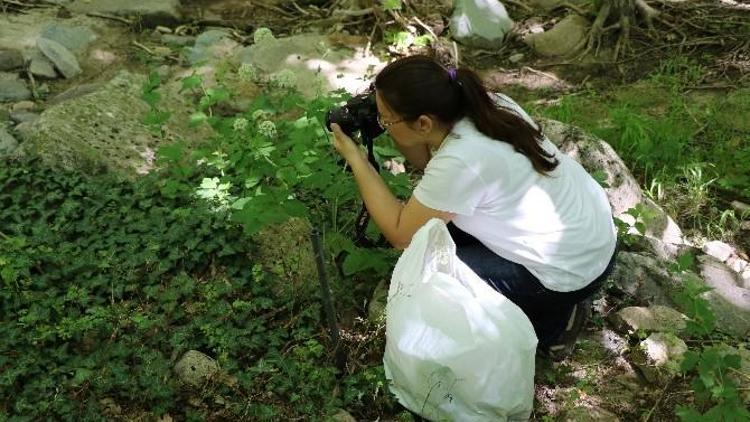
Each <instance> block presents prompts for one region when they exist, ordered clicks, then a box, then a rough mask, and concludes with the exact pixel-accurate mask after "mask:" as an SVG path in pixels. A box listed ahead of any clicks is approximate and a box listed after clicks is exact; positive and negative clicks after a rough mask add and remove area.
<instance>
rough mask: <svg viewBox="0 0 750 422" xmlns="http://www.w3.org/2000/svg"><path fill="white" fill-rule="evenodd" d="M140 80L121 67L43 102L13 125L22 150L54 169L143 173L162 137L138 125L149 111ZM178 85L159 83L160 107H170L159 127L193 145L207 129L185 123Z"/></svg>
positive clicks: (186, 105) (187, 107)
mask: <svg viewBox="0 0 750 422" xmlns="http://www.w3.org/2000/svg"><path fill="white" fill-rule="evenodd" d="M145 79H146V78H145V76H143V75H134V74H132V73H129V72H125V71H122V72H120V73H119V74H118V75H117V76H116V77H115V78H113V79H112V80H110V81H109V82H108V83H106V84H104V85H99V86H100V89H98V90H96V91H95V92H89V93H86V94H85V95H81V93H80V92H76V91H74V92H73V94H70V95H78V96H76V97H75V98H69V99H67V100H65V101H60V102H55V104H54V105H52V106H48V107H47V108H46V109H45V110H44V112H43V113H42V115H41V116H40V118H39V119H37V120H36V121H34V122H32V123H31V124H26V123H24V124H22V125H19V126H17V127H16V132H17V133H19V136H20V137H21V139H22V140H23V141H24V142H23V146H24V149H25V150H26V151H27V152H28V153H29V154H31V155H36V156H38V157H39V158H40V159H41V160H42V161H43V162H44V163H46V164H48V165H50V166H54V167H58V168H65V169H77V170H80V171H88V172H92V173H95V172H97V171H111V172H116V173H118V174H119V175H122V176H125V177H135V175H137V174H141V173H146V172H148V171H149V170H150V169H152V168H153V165H154V162H153V157H154V154H155V151H156V150H157V149H158V148H159V147H160V146H161V145H162V144H163V143H164V142H166V141H165V140H164V139H162V138H161V137H160V136H158V135H156V134H154V133H153V131H152V130H150V128H149V127H147V126H146V125H144V124H143V119H144V116H146V114H147V113H148V111H149V107H148V105H147V104H146V103H145V102H144V101H143V100H142V99H141V90H142V87H143V84H144V82H145ZM180 87H181V84H180V83H179V81H178V82H177V83H175V84H166V85H165V86H164V87H163V88H162V93H163V95H164V97H163V98H162V101H161V102H160V106H163V107H164V109H165V110H168V111H170V112H171V114H170V116H169V118H168V119H167V121H165V122H164V123H163V126H164V127H165V130H168V131H169V132H170V133H173V134H174V136H175V137H176V138H179V139H183V140H184V141H185V142H186V144H188V145H190V146H193V147H194V146H196V145H198V144H200V143H201V142H204V141H205V139H208V138H209V137H210V133H211V131H210V128H207V127H197V128H196V127H189V123H188V122H189V116H190V113H191V112H192V111H191V110H194V108H193V107H194V106H193V105H192V103H191V102H190V101H189V100H188V99H186V98H185V97H184V95H180V94H178V91H179V88H180ZM87 89H91V86H89V87H87ZM48 105H49V104H48Z"/></svg>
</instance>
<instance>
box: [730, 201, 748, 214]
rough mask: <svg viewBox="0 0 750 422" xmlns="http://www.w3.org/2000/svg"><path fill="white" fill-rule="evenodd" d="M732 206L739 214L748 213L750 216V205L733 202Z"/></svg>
mask: <svg viewBox="0 0 750 422" xmlns="http://www.w3.org/2000/svg"><path fill="white" fill-rule="evenodd" d="M731 205H732V208H733V209H734V210H735V211H737V212H738V213H740V214H742V213H747V214H748V215H750V205H748V204H746V203H744V202H740V201H732V204H731Z"/></svg>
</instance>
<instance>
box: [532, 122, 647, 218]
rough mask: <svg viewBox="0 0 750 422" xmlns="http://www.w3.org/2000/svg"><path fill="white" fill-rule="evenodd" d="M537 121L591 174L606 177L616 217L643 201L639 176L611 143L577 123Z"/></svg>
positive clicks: (607, 188)
mask: <svg viewBox="0 0 750 422" xmlns="http://www.w3.org/2000/svg"><path fill="white" fill-rule="evenodd" d="M536 120H537V121H538V122H539V123H540V124H541V126H542V129H543V131H544V134H545V135H546V136H547V137H548V138H549V139H550V141H552V142H553V143H554V144H555V145H557V147H558V148H559V149H560V151H562V152H564V153H566V154H568V155H569V156H571V157H572V158H573V159H574V160H576V161H578V162H579V163H581V165H582V166H583V168H585V169H586V171H588V172H589V173H592V174H594V173H599V174H601V175H602V176H603V179H604V182H605V183H606V185H607V187H605V188H604V190H605V192H606V193H607V198H608V199H609V203H610V204H611V205H612V213H613V214H614V215H615V217H623V215H622V214H623V213H624V212H625V211H627V210H629V209H630V208H633V207H635V206H636V204H638V203H640V202H642V201H643V193H642V191H641V188H640V186H639V185H638V182H637V181H636V180H635V177H633V174H632V173H631V172H630V170H628V167H627V166H626V165H625V163H624V162H623V161H622V159H621V158H620V157H619V156H618V155H617V153H616V152H615V150H614V149H612V147H611V146H610V145H609V144H608V143H606V142H605V141H603V140H601V139H599V138H596V137H594V136H592V135H589V134H588V133H586V132H584V131H583V130H582V129H580V128H578V127H576V126H573V125H568V124H565V123H562V122H559V121H557V120H552V119H545V118H537V119H536Z"/></svg>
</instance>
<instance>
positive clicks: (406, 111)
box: [375, 56, 559, 175]
mask: <svg viewBox="0 0 750 422" xmlns="http://www.w3.org/2000/svg"><path fill="white" fill-rule="evenodd" d="M375 89H377V90H378V92H379V93H380V95H381V96H382V98H383V99H384V100H385V102H386V103H388V105H389V106H390V107H391V109H393V111H395V112H396V113H398V114H399V115H400V116H401V117H402V118H403V119H405V120H407V121H414V120H416V119H417V118H418V117H419V116H421V115H423V114H426V115H433V116H435V117H437V118H438V120H440V121H442V122H445V123H448V124H450V125H453V124H454V123H456V122H457V121H458V120H460V119H462V118H463V117H469V118H470V119H471V120H472V121H473V122H474V125H475V126H476V128H477V129H478V130H479V131H480V132H482V133H483V134H485V135H486V136H488V137H490V138H492V139H497V140H499V141H504V142H508V143H509V144H511V145H513V148H514V149H515V150H516V151H518V152H520V153H521V154H523V155H525V156H526V157H528V159H529V160H530V161H531V164H532V165H533V166H534V170H536V171H537V172H539V173H541V174H544V175H546V174H547V173H549V172H551V171H552V170H554V169H555V167H557V165H558V164H559V161H558V160H557V159H556V158H555V156H554V154H552V153H550V152H547V151H545V150H544V148H542V146H541V144H540V142H541V141H542V139H544V136H543V135H542V132H541V128H535V127H534V126H532V125H531V124H529V122H527V121H526V120H524V119H523V118H522V117H521V116H519V115H517V114H515V113H514V112H512V111H509V110H504V109H503V108H501V107H498V106H497V104H495V102H494V101H493V100H492V98H491V97H490V95H489V94H488V92H487V88H486V87H485V85H484V83H483V82H482V80H481V79H480V78H479V76H478V75H477V74H476V73H475V72H473V71H472V70H470V69H465V68H461V69H455V74H453V75H452V74H451V73H450V72H449V71H448V70H447V69H446V68H444V67H443V66H442V65H440V64H439V63H438V62H437V61H435V60H434V59H433V58H431V57H427V56H410V57H404V58H402V59H399V60H396V61H394V62H392V63H390V64H388V65H387V66H386V67H384V68H383V70H381V71H380V73H378V75H377V76H376V77H375Z"/></svg>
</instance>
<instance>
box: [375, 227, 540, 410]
mask: <svg viewBox="0 0 750 422" xmlns="http://www.w3.org/2000/svg"><path fill="white" fill-rule="evenodd" d="M536 344H537V338H536V334H535V333H534V328H533V327H532V325H531V321H529V319H528V318H527V317H526V315H525V314H524V313H523V311H522V310H521V309H520V308H519V307H518V306H516V305H515V304H514V303H513V302H511V301H510V300H509V299H507V298H506V297H505V296H503V295H502V294H501V293H499V292H497V291H496V290H494V289H493V288H492V287H490V286H489V285H487V283H485V281H483V280H482V279H481V278H479V276H478V275H476V273H474V271H472V270H471V268H469V267H468V266H467V265H466V264H465V263H463V262H462V261H461V260H460V259H459V258H458V257H457V256H456V245H455V243H454V242H453V239H452V238H451V236H450V233H449V232H448V228H447V227H446V225H445V223H444V222H443V221H442V220H440V219H432V220H430V221H428V222H427V223H426V224H425V225H424V226H423V227H422V228H420V229H419V231H417V233H416V234H415V235H414V237H413V238H412V241H411V244H410V245H409V247H408V248H406V250H405V251H404V252H403V254H402V255H401V257H400V258H399V260H398V263H397V264H396V267H395V268H394V270H393V275H392V278H391V285H390V289H389V292H388V303H387V306H386V347H385V355H384V357H383V363H384V366H385V375H386V378H387V379H388V380H389V381H390V383H389V384H390V385H389V386H390V389H391V391H392V392H393V394H394V395H395V396H396V397H397V398H398V400H399V402H400V403H401V404H402V405H403V406H405V407H406V408H407V409H409V410H411V411H412V412H415V413H417V414H419V415H421V416H422V417H424V418H426V419H429V420H432V421H443V420H449V421H462V422H463V421H516V420H528V418H529V417H530V415H531V411H532V409H533V401H534V355H535V352H536Z"/></svg>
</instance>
